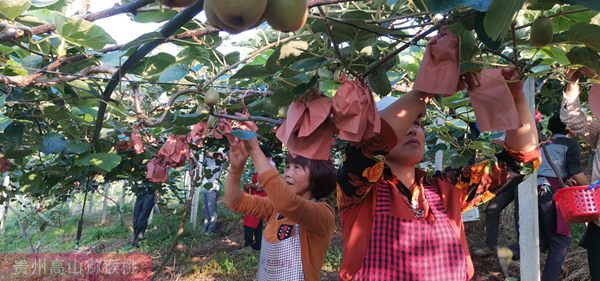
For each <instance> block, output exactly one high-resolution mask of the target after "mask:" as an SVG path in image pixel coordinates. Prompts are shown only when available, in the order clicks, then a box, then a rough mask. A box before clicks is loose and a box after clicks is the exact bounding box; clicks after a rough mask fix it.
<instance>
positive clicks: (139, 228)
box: [131, 180, 155, 247]
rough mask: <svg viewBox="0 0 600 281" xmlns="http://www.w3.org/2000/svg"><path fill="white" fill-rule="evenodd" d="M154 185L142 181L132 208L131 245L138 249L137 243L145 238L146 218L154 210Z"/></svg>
mask: <svg viewBox="0 0 600 281" xmlns="http://www.w3.org/2000/svg"><path fill="white" fill-rule="evenodd" d="M153 185H154V184H153V183H152V182H149V181H147V180H143V181H142V183H141V184H140V185H139V191H138V192H137V193H136V198H135V205H134V208H133V239H132V240H131V244H132V245H133V246H136V247H138V242H139V241H140V240H143V239H144V238H145V237H144V236H145V232H146V228H147V227H148V218H149V217H150V213H151V212H152V209H154V202H155V201H154V192H155V190H154V186H153Z"/></svg>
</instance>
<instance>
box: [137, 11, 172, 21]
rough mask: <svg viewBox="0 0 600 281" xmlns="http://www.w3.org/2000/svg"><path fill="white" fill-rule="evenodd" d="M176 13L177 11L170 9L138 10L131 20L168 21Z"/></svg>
mask: <svg viewBox="0 0 600 281" xmlns="http://www.w3.org/2000/svg"><path fill="white" fill-rule="evenodd" d="M175 15H177V11H175V10H171V9H160V10H158V11H149V12H138V13H137V14H136V15H134V16H133V18H132V20H133V21H135V22H140V23H148V22H163V21H168V20H170V19H171V18H173V17H174V16H175Z"/></svg>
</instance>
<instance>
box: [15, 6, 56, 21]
mask: <svg viewBox="0 0 600 281" xmlns="http://www.w3.org/2000/svg"><path fill="white" fill-rule="evenodd" d="M55 13H57V12H55V11H51V10H48V9H36V10H29V11H26V12H24V13H23V15H22V16H21V18H19V19H20V20H23V21H26V22H31V23H39V24H43V23H54V14H55Z"/></svg>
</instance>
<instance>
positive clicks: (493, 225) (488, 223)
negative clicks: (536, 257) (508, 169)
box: [473, 134, 524, 260]
mask: <svg viewBox="0 0 600 281" xmlns="http://www.w3.org/2000/svg"><path fill="white" fill-rule="evenodd" d="M504 137H505V135H504V134H503V135H502V136H501V137H499V138H496V139H492V143H493V144H495V145H497V146H499V147H504ZM523 178H524V177H523V176H522V175H520V176H519V178H517V179H515V180H513V181H511V182H510V183H509V184H510V186H506V187H505V188H503V189H502V190H501V191H500V192H498V193H497V194H496V197H494V198H493V199H492V200H490V201H489V202H488V203H487V205H486V207H485V247H483V248H478V249H475V250H473V255H474V256H479V257H485V256H490V255H494V254H496V247H498V227H499V225H500V214H501V213H502V210H504V209H505V208H506V207H507V206H508V205H509V204H510V203H511V202H513V201H514V202H515V209H514V220H515V235H516V238H517V242H516V243H513V244H510V245H509V248H510V250H511V251H513V253H514V254H515V255H514V256H513V259H515V260H518V259H519V255H518V253H519V243H518V240H519V211H518V209H519V200H518V190H517V187H518V186H519V184H520V183H521V182H522V181H523Z"/></svg>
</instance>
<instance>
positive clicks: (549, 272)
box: [537, 113, 589, 281]
mask: <svg viewBox="0 0 600 281" xmlns="http://www.w3.org/2000/svg"><path fill="white" fill-rule="evenodd" d="M548 130H550V132H552V138H551V139H549V140H548V141H547V142H546V143H545V144H543V145H545V148H543V149H545V150H546V151H544V153H542V164H541V165H540V167H539V169H538V178H537V182H538V209H539V222H540V249H541V250H548V257H547V259H546V264H545V266H544V270H543V271H542V280H543V281H551V280H560V273H561V266H562V263H563V262H564V260H565V257H566V256H567V253H568V251H569V246H570V245H571V227H570V225H569V224H567V223H566V222H565V221H564V219H563V217H562V215H561V214H560V213H557V210H556V205H555V203H554V201H553V200H552V196H553V194H554V193H556V192H557V191H558V190H559V189H561V188H562V187H563V186H561V184H560V181H559V178H561V179H562V180H563V181H564V182H571V184H573V185H588V184H589V181H588V179H587V177H586V176H585V175H584V174H583V172H582V171H583V168H582V167H581V148H580V146H579V143H578V142H577V141H575V140H573V139H571V138H569V137H568V136H567V135H568V134H569V132H568V130H567V127H566V125H565V124H564V123H563V122H562V121H560V116H559V114H558V113H557V114H555V115H553V116H552V117H550V120H549V121H548ZM546 154H548V155H546ZM548 156H549V158H550V159H548ZM552 164H554V166H555V168H557V169H558V171H555V170H554V168H553V167H552Z"/></svg>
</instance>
